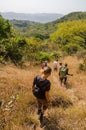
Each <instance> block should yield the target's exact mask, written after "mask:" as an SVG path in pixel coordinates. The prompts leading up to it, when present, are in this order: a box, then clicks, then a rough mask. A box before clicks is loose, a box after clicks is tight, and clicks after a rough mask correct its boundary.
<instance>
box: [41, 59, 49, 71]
mask: <svg viewBox="0 0 86 130" xmlns="http://www.w3.org/2000/svg"><path fill="white" fill-rule="evenodd" d="M47 66H48V64H47V61H44V62H43V63H42V69H44V67H47Z"/></svg>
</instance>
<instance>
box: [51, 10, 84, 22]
mask: <svg viewBox="0 0 86 130" xmlns="http://www.w3.org/2000/svg"><path fill="white" fill-rule="evenodd" d="M79 19H86V12H72V13H69V14H67V15H65V16H63V17H61V18H60V19H57V20H55V21H53V23H61V22H65V21H68V20H79Z"/></svg>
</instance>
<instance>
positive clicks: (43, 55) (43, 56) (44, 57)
mask: <svg viewBox="0 0 86 130" xmlns="http://www.w3.org/2000/svg"><path fill="white" fill-rule="evenodd" d="M39 55H40V61H41V62H42V61H45V60H47V61H50V59H51V55H50V53H48V52H40V53H39Z"/></svg>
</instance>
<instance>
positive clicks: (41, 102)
mask: <svg viewBox="0 0 86 130" xmlns="http://www.w3.org/2000/svg"><path fill="white" fill-rule="evenodd" d="M51 71H52V69H51V68H50V67H49V66H47V67H45V68H44V69H42V74H41V75H37V76H36V77H35V78H34V80H33V85H32V92H33V95H34V96H35V97H36V99H37V103H38V112H37V113H38V115H39V120H40V121H42V119H43V115H44V113H45V110H46V109H47V108H48V104H49V103H50V97H49V91H50V86H51V83H50V81H49V80H48V79H47V78H48V77H49V76H50V74H51Z"/></svg>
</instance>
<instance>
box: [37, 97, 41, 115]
mask: <svg viewBox="0 0 86 130" xmlns="http://www.w3.org/2000/svg"><path fill="white" fill-rule="evenodd" d="M37 103H38V114H40V113H41V111H42V102H41V100H40V99H38V98H37Z"/></svg>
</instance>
